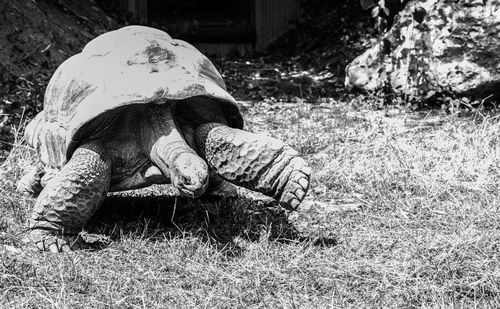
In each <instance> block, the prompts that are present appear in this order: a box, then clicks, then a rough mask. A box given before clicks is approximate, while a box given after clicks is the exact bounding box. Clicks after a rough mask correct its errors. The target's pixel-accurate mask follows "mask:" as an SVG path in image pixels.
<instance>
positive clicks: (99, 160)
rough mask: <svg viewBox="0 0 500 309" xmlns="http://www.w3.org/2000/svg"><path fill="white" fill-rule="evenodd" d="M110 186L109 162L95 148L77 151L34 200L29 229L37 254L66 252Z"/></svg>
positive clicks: (86, 146) (80, 148)
mask: <svg viewBox="0 0 500 309" xmlns="http://www.w3.org/2000/svg"><path fill="white" fill-rule="evenodd" d="M110 182H111V159H110V158H109V156H108V155H107V154H106V152H105V151H104V150H103V149H102V148H101V147H100V146H99V145H95V144H86V145H84V146H81V147H79V148H78V149H77V150H76V151H75V152H74V154H73V157H72V158H71V159H70V160H69V162H68V163H67V164H66V165H65V166H64V167H63V168H62V169H61V171H60V173H59V174H58V175H57V176H56V177H54V178H53V179H51V180H50V181H49V182H48V183H47V186H46V187H45V188H44V189H43V190H42V192H41V193H40V195H39V197H38V199H37V200H36V203H35V207H34V209H33V214H32V216H31V219H30V222H29V227H30V229H31V232H30V236H31V239H32V240H33V241H34V242H35V244H36V246H37V247H38V249H40V250H50V251H51V252H60V251H67V250H69V249H70V247H69V244H68V240H70V239H72V238H74V237H75V236H76V234H78V233H79V232H80V231H81V229H82V228H83V227H84V226H85V224H86V223H87V221H88V220H89V219H90V217H91V216H92V215H93V214H94V213H95V211H96V210H97V209H98V208H99V206H100V205H101V203H102V202H103V200H104V198H105V197H106V194H107V192H108V189H109V185H110Z"/></svg>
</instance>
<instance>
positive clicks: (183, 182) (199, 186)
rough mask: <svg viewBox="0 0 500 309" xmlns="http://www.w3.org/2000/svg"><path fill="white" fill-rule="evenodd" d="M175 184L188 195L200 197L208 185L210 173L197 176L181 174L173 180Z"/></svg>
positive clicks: (182, 192) (183, 193) (181, 191)
mask: <svg viewBox="0 0 500 309" xmlns="http://www.w3.org/2000/svg"><path fill="white" fill-rule="evenodd" d="M173 184H174V186H175V187H176V188H177V189H178V190H179V192H180V193H181V194H182V195H184V196H187V197H191V198H198V197H200V196H201V195H203V193H205V190H206V189H207V187H208V175H207V176H206V177H205V176H204V175H199V176H197V177H189V176H179V177H176V179H174V180H173Z"/></svg>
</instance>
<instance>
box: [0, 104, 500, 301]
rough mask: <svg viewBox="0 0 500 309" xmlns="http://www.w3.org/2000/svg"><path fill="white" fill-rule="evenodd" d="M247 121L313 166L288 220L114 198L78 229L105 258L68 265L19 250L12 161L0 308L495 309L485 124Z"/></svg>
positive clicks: (302, 108)
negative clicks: (91, 236) (98, 238)
mask: <svg viewBox="0 0 500 309" xmlns="http://www.w3.org/2000/svg"><path fill="white" fill-rule="evenodd" d="M246 113H247V118H248V119H249V121H248V123H247V125H248V128H249V129H251V130H253V131H266V132H271V134H272V135H274V136H276V137H279V138H281V139H283V140H286V141H287V142H288V143H290V144H292V145H293V146H294V147H296V148H297V149H299V150H301V151H302V153H303V154H304V156H305V157H306V158H307V160H308V161H309V162H310V163H311V165H312V167H313V171H314V178H313V186H312V189H311V193H310V194H309V201H310V202H309V203H306V205H304V207H303V208H302V209H301V210H299V211H298V212H296V213H292V214H287V213H285V212H283V211H281V210H280V209H278V208H275V207H272V205H265V204H264V203H263V202H261V201H257V200H252V199H239V200H223V201H220V200H202V201H189V200H187V199H180V198H178V199H176V198H175V197H166V198H159V197H152V196H151V197H146V198H139V197H119V196H115V197H110V198H108V200H107V201H106V203H105V205H104V207H103V209H102V211H100V213H99V214H97V215H96V217H95V218H94V219H93V220H92V223H91V224H90V225H89V227H87V230H89V232H92V233H102V234H104V235H107V236H109V237H110V238H111V242H110V243H109V244H108V245H106V246H104V247H102V248H97V249H93V250H79V251H74V252H71V253H69V254H60V255H53V254H49V253H37V252H33V251H30V250H28V249H26V247H25V246H24V245H23V243H22V237H23V235H24V232H25V220H26V217H27V215H28V214H29V209H30V208H31V207H32V206H33V199H30V198H23V197H21V196H19V195H17V194H16V193H15V192H14V191H13V189H14V187H15V181H16V180H17V179H18V178H19V177H20V175H21V173H22V171H23V170H24V169H25V168H26V166H27V165H28V163H29V162H30V161H31V160H32V156H31V153H30V152H29V151H26V149H25V148H24V146H17V147H16V148H15V149H14V150H13V152H12V154H11V156H10V157H9V158H8V159H7V160H6V161H5V162H4V163H3V165H2V168H1V170H0V174H1V175H0V193H1V197H0V258H1V263H0V306H3V307H4V308H337V307H339V308H344V307H353V308H360V307H384V308H390V307H398V308H401V307H404V308H413V307H418V308H421V307H423V308H461V307H463V308H470V307H490V308H497V307H500V263H499V260H500V248H499V245H500V211H499V205H500V204H499V199H500V197H499V196H500V195H499V185H498V183H499V176H498V175H499V174H500V156H499V155H500V149H499V146H498V145H499V143H498V132H499V131H500V123H499V122H498V121H497V119H496V118H495V117H481V115H472V116H470V117H459V116H458V115H445V114H440V113H439V112H437V111H434V112H430V113H428V114H425V113H405V112H400V111H398V110H389V109H387V110H383V111H373V110H360V109H354V108H350V107H347V106H344V105H333V104H325V105H322V106H318V105H315V106H312V105H307V104H301V103H297V104H290V105H281V106H279V107H272V106H270V105H267V104H266V103H261V104H258V105H255V106H252V107H250V108H249V109H248V110H247V112H246ZM283 124H285V125H283ZM314 201H321V202H323V203H315V202H314ZM174 204H175V213H173V210H174V206H173V205H174Z"/></svg>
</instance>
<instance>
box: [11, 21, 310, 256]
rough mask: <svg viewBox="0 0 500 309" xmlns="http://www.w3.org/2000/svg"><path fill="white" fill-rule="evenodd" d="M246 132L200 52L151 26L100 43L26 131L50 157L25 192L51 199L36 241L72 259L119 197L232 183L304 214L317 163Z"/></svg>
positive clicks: (34, 230) (56, 85) (64, 67)
mask: <svg viewBox="0 0 500 309" xmlns="http://www.w3.org/2000/svg"><path fill="white" fill-rule="evenodd" d="M242 129H243V118H242V115H241V113H240V111H239V109H238V107H237V104H236V101H235V100H234V98H233V97H232V96H231V95H229V94H228V93H227V91H226V87H225V84H224V81H223V80H222V78H221V76H220V74H219V73H218V72H217V70H216V69H215V67H214V66H213V64H212V63H211V62H210V61H209V60H208V58H206V57H205V56H204V55H202V54H201V53H200V52H199V51H198V50H197V49H196V48H194V47H193V46H192V45H190V44H188V43H186V42H184V41H181V40H175V39H172V38H171V37H170V36H169V35H168V34H167V33H165V32H163V31H160V30H157V29H153V28H148V27H143V26H129V27H125V28H122V29H119V30H115V31H111V32H108V33H105V34H103V35H101V36H99V37H97V38H95V39H94V40H92V41H90V42H89V43H88V44H87V45H86V46H85V48H84V49H83V51H82V52H81V53H79V54H77V55H74V56H73V57H71V58H69V59H67V60H66V61H65V62H64V63H63V64H61V66H60V67H59V68H58V69H57V70H56V71H55V73H54V75H53V76H52V78H51V80H50V82H49V85H48V87H47V90H46V93H45V100H44V109H43V110H42V111H41V112H40V113H39V114H38V115H37V116H36V117H35V118H34V119H33V120H32V121H31V122H30V123H29V124H28V126H27V128H26V133H25V137H26V140H27V142H28V144H29V145H30V146H32V147H33V148H34V149H35V150H36V152H37V153H38V155H39V163H38V164H37V165H36V166H35V167H33V168H32V170H31V172H29V173H28V174H27V175H25V176H24V177H23V178H22V179H21V181H20V182H19V188H20V189H22V190H24V191H28V192H31V193H34V194H37V193H38V192H39V196H38V198H37V200H36V203H35V206H34V211H33V214H32V216H31V219H30V221H29V228H30V235H31V237H30V238H31V239H32V240H33V241H34V242H35V243H36V245H37V247H38V248H39V249H41V250H50V251H55V252H58V251H65V250H68V249H70V248H69V242H68V240H69V239H71V237H73V236H74V235H76V234H78V233H79V232H80V231H81V229H82V228H83V227H84V225H85V224H86V222H87V221H88V220H89V218H90V217H91V216H92V214H93V213H94V212H95V211H96V210H97V209H98V207H99V206H100V205H101V203H102V202H103V200H104V198H105V197H106V195H107V193H108V192H110V191H121V190H129V189H136V188H141V187H145V186H149V185H151V184H161V183H172V184H173V186H174V187H175V188H177V189H178V190H179V192H180V193H181V194H182V195H184V196H188V197H193V198H196V197H200V196H201V195H202V194H204V193H205V191H206V190H207V186H208V184H209V182H210V181H215V182H216V183H217V181H219V182H220V181H221V179H222V180H223V181H228V182H230V183H232V184H235V185H238V186H241V187H245V188H248V189H251V190H254V191H258V192H261V193H263V194H265V195H268V196H270V197H273V198H274V199H276V200H277V201H278V202H279V203H280V204H281V205H282V206H283V207H285V208H288V209H295V208H297V206H298V205H299V204H300V203H301V201H302V200H303V199H304V196H305V195H306V192H307V189H308V187H309V177H310V169H309V168H308V167H307V165H306V163H305V161H304V160H303V159H302V158H300V157H299V156H298V153H297V152H296V151H295V150H293V149H292V148H290V147H289V146H287V145H285V144H284V143H283V142H281V141H279V140H276V139H274V138H271V137H268V136H265V135H259V134H254V133H250V132H246V131H243V130H242ZM48 171H50V175H53V177H47V176H48V175H49V173H48ZM54 171H56V172H55V173H54ZM217 179H219V180H217ZM211 187H217V186H216V185H215V186H211Z"/></svg>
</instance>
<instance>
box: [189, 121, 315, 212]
mask: <svg viewBox="0 0 500 309" xmlns="http://www.w3.org/2000/svg"><path fill="white" fill-rule="evenodd" d="M195 144H196V148H197V150H198V152H199V153H200V155H201V156H202V157H204V158H205V159H206V160H207V162H208V165H209V167H210V168H211V169H212V170H213V171H214V172H215V173H216V174H218V175H220V176H222V177H223V178H224V179H226V180H228V181H230V182H232V183H234V184H236V185H239V186H242V187H245V188H248V189H251V190H255V191H258V192H261V193H263V194H265V195H268V196H272V197H273V198H274V199H276V200H277V201H278V202H279V203H280V204H281V205H282V206H283V207H285V208H288V209H296V208H297V207H298V206H299V204H300V203H301V202H302V200H303V199H304V197H305V195H306V193H307V189H308V188H309V177H310V174H311V170H310V168H309V167H308V166H307V164H306V162H305V161H304V160H303V159H302V158H300V157H299V156H298V153H297V152H296V151H295V150H293V149H292V148H290V147H289V146H287V145H285V144H284V143H283V142H281V141H279V140H277V139H275V138H271V137H268V136H265V135H261V134H254V133H250V132H246V131H243V130H239V129H234V128H230V127H227V126H225V125H222V124H219V123H207V124H203V125H201V126H199V127H198V128H197V129H196V132H195Z"/></svg>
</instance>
